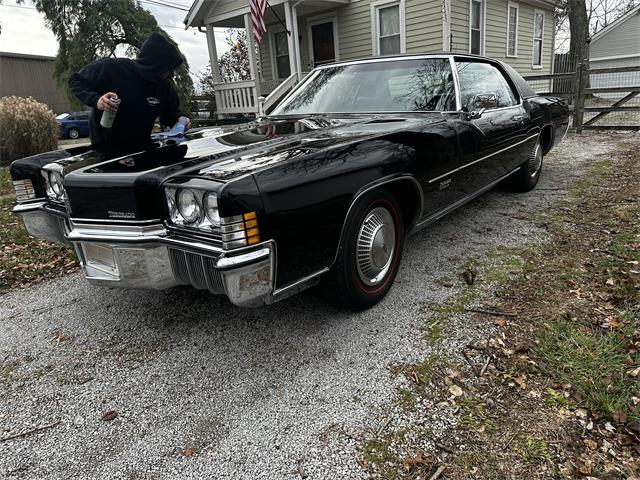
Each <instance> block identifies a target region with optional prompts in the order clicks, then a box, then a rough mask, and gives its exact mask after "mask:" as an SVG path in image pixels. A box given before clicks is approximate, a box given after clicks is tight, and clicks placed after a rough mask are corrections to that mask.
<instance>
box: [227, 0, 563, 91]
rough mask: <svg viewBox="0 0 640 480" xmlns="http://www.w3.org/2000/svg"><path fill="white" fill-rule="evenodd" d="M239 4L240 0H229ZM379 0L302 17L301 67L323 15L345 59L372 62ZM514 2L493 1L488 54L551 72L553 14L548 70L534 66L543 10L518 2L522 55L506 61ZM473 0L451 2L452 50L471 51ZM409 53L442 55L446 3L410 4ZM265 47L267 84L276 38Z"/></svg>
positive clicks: (546, 47)
mask: <svg viewBox="0 0 640 480" xmlns="http://www.w3.org/2000/svg"><path fill="white" fill-rule="evenodd" d="M228 1H239V0H228ZM372 3H373V0H357V1H354V2H352V3H350V4H348V5H345V6H343V7H339V8H335V9H332V10H327V11H325V12H320V13H314V14H313V15H310V16H302V17H299V18H298V31H299V34H300V37H301V40H300V52H301V57H302V58H301V64H302V69H303V70H304V71H309V70H310V69H311V68H312V65H311V52H310V49H309V26H308V23H309V21H310V20H312V19H316V18H322V17H323V16H327V17H329V16H332V15H335V16H336V17H337V22H338V42H339V44H338V50H339V56H340V60H351V59H356V58H363V57H368V56H371V55H372V54H373V44H372V41H373V39H372V25H371V21H372V19H371V4H372ZM507 5H508V0H487V3H486V14H485V40H484V41H485V52H484V53H485V55H486V56H489V57H494V58H497V59H500V60H504V61H506V62H507V63H509V64H511V65H513V66H514V68H516V70H518V71H519V72H520V73H521V74H523V75H528V74H529V75H531V74H536V73H537V74H543V73H549V72H551V58H552V56H553V52H552V49H553V28H554V20H553V12H552V11H551V10H544V13H545V19H544V20H545V21H544V36H543V47H542V56H543V58H542V68H535V69H534V68H533V67H532V53H533V15H534V11H535V10H536V9H538V10H541V9H540V8H538V7H534V6H532V5H529V4H527V3H523V2H518V6H519V18H518V56H517V57H516V58H514V57H507V56H506V44H507ZM468 25H469V0H451V50H452V51H453V52H459V53H468V52H469V28H468ZM405 28H406V52H407V53H428V52H438V51H441V50H442V31H443V24H442V2H441V0H405ZM268 30H269V33H270V34H271V33H273V32H274V31H280V30H282V27H281V26H280V25H278V24H273V25H269V27H268ZM270 34H269V35H268V39H265V41H264V42H263V44H262V46H261V47H260V62H261V71H262V75H263V77H262V78H263V79H266V80H270V79H272V78H273V66H272V65H271V51H270V48H271V46H270V43H271V35H270Z"/></svg>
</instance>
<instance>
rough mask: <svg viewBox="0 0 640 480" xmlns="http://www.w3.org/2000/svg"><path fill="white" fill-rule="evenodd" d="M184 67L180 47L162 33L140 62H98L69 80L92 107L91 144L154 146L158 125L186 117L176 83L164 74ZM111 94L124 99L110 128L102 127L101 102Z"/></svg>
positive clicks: (115, 147) (146, 44)
mask: <svg viewBox="0 0 640 480" xmlns="http://www.w3.org/2000/svg"><path fill="white" fill-rule="evenodd" d="M181 64H182V56H181V55H180V53H179V52H178V49H177V48H176V47H174V46H173V45H172V44H171V43H169V41H168V40H167V39H166V38H165V37H163V36H162V35H160V34H159V33H155V32H154V33H152V34H151V35H149V37H147V39H146V40H145V42H144V43H143V44H142V48H141V49H140V53H139V54H138V58H136V59H135V60H131V59H128V58H104V59H102V60H97V61H96V62H93V63H91V64H89V65H87V66H86V67H84V68H83V69H82V70H80V71H79V72H77V73H74V74H73V75H71V77H70V78H69V87H70V88H71V91H72V92H73V93H74V95H75V96H76V97H78V99H79V100H80V101H81V102H82V103H84V104H85V105H87V106H89V107H92V108H93V110H92V113H91V120H90V125H89V129H90V136H91V143H92V144H94V145H96V146H98V147H104V148H106V149H113V150H118V151H133V150H138V149H144V148H146V147H147V146H149V144H150V134H151V131H152V130H153V125H154V121H155V119H156V118H157V117H160V123H161V124H162V125H165V126H173V124H175V123H176V122H177V121H178V117H179V116H180V110H179V109H180V101H179V100H178V95H177V94H176V91H175V88H174V85H173V81H172V80H170V79H165V80H162V79H161V76H162V75H163V74H164V73H166V72H168V71H170V70H173V69H175V68H176V67H178V66H180V65H181ZM107 92H114V93H116V94H117V95H118V97H119V98H120V99H121V100H122V101H121V103H120V106H119V108H118V113H117V114H116V118H115V120H114V122H113V127H112V128H110V129H106V128H103V127H102V126H101V125H100V118H102V111H101V110H98V108H97V107H96V104H97V102H98V99H99V98H100V97H101V96H102V95H104V94H105V93H107Z"/></svg>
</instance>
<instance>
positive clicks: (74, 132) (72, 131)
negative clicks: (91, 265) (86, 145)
mask: <svg viewBox="0 0 640 480" xmlns="http://www.w3.org/2000/svg"><path fill="white" fill-rule="evenodd" d="M67 135H68V136H69V138H71V139H72V140H75V139H76V138H78V137H79V136H80V132H79V131H78V130H77V129H75V128H70V129H69V130H68V131H67Z"/></svg>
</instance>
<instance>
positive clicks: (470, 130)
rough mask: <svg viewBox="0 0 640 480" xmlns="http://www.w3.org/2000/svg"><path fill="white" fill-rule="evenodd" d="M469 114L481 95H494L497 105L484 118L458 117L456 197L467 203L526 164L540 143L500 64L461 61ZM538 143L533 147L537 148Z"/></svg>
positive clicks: (462, 87) (463, 94) (465, 106)
mask: <svg viewBox="0 0 640 480" xmlns="http://www.w3.org/2000/svg"><path fill="white" fill-rule="evenodd" d="M456 68H457V70H458V79H459V85H460V97H461V101H462V107H463V110H465V111H466V112H467V113H468V112H471V111H472V110H474V108H475V107H474V106H473V100H474V97H476V96H477V95H488V94H491V95H494V96H495V100H496V105H495V106H494V107H490V108H487V109H486V110H485V111H484V112H483V114H482V116H481V117H480V118H475V119H472V118H470V117H469V116H468V114H467V113H461V114H458V115H457V117H458V118H457V119H454V120H453V122H454V124H456V128H457V130H458V135H459V138H460V146H461V151H460V167H459V172H458V173H457V174H456V182H455V183H456V188H455V195H454V197H458V198H464V197H467V196H469V195H472V194H474V193H475V192H476V191H478V190H480V189H482V188H484V187H486V186H487V185H489V184H490V183H492V182H494V181H495V180H497V179H499V178H500V177H502V176H504V175H506V174H507V173H508V172H510V171H512V170H513V169H515V168H517V167H518V165H520V164H521V163H523V162H524V161H525V160H526V159H527V156H528V153H529V152H530V151H531V149H532V148H533V144H534V143H535V139H532V138H528V137H527V125H528V121H527V120H528V115H527V113H526V112H525V110H524V108H523V107H522V104H521V100H520V99H519V97H518V93H517V91H516V90H515V88H514V87H513V85H512V84H511V83H510V82H509V81H508V80H507V78H506V77H505V75H504V73H503V72H502V71H501V70H499V69H498V68H497V67H496V66H495V65H493V64H491V63H489V62H483V61H469V60H466V59H465V60H462V61H456ZM532 142H533V143H532Z"/></svg>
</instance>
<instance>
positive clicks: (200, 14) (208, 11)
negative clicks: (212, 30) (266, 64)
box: [184, 0, 352, 28]
mask: <svg viewBox="0 0 640 480" xmlns="http://www.w3.org/2000/svg"><path fill="white" fill-rule="evenodd" d="M286 1H287V0H269V5H271V7H272V8H273V9H274V10H276V12H277V13H278V15H279V16H280V18H281V19H283V20H284V17H283V15H284V7H283V6H282V4H283V3H285V2H286ZM290 1H292V3H294V4H296V5H297V11H298V14H299V15H307V14H309V13H313V12H319V11H322V10H325V9H328V8H335V7H336V6H340V5H344V4H347V3H350V2H351V1H352V0H299V1H297V2H296V1H295V0H290ZM229 3H230V2H229V0H195V1H194V2H193V5H192V6H191V9H190V10H189V13H188V14H187V16H186V18H185V19H184V23H185V25H186V27H187V28H188V27H199V26H200V27H201V26H204V25H207V24H210V25H213V26H214V27H226V28H244V19H243V18H242V16H243V15H244V14H246V13H249V11H250V10H249V0H236V1H235V2H232V6H234V7H235V8H232V9H230V8H229V6H230V5H229ZM277 21H278V19H277V18H276V16H275V15H274V14H273V12H272V11H271V9H269V8H268V9H267V14H266V22H267V23H275V22H277Z"/></svg>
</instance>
